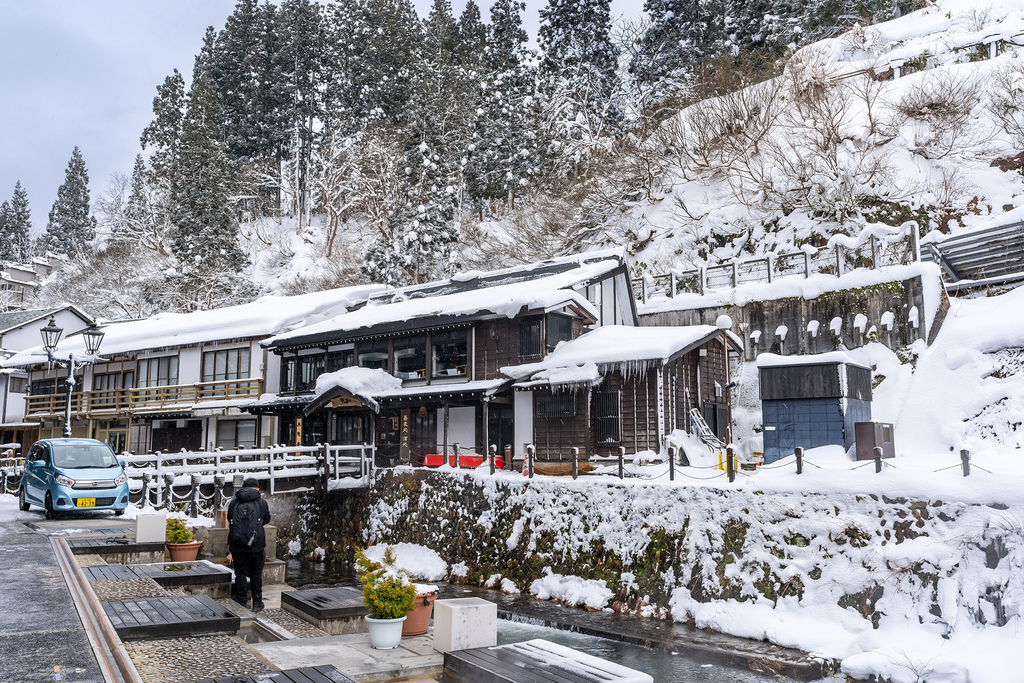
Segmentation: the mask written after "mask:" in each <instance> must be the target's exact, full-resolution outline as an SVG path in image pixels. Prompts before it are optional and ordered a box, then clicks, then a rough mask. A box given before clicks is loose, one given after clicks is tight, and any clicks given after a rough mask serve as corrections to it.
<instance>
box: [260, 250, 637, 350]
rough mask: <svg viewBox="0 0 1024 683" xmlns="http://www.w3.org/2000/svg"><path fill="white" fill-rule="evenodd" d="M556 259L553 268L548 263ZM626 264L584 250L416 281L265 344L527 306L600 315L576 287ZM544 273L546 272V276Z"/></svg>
mask: <svg viewBox="0 0 1024 683" xmlns="http://www.w3.org/2000/svg"><path fill="white" fill-rule="evenodd" d="M550 263H554V265H553V266H551V267H550V268H547V269H545V268H541V266H543V265H544V264H550ZM621 267H623V257H622V254H621V252H619V251H613V252H600V257H594V256H593V255H589V254H583V255H580V256H578V257H574V258H573V259H569V258H565V259H560V260H558V261H557V262H544V263H543V264H533V265H531V266H523V267H521V268H516V269H511V268H510V269H505V270H502V271H494V272H492V273H463V274H461V275H457V276H455V278H452V279H451V280H444V281H441V282H436V283H430V284H428V285H418V286H416V287H410V288H405V289H399V290H394V291H390V292H386V293H384V294H382V295H378V296H376V297H372V298H371V299H370V301H369V302H368V303H367V305H366V306H364V307H363V308H360V309H359V310H356V311H352V312H349V313H344V314H341V315H338V316H336V317H334V318H331V319H330V320H326V321H324V322H322V323H319V324H315V325H309V326H306V327H303V328H302V329H296V330H294V331H291V332H285V333H283V334H279V335H277V336H276V337H274V338H273V339H270V340H268V341H267V342H266V345H267V346H301V345H303V344H319V343H323V342H326V341H332V340H337V339H342V338H345V337H351V336H354V333H356V332H358V331H363V332H365V333H370V332H372V331H373V330H374V328H379V327H381V326H385V325H388V326H390V327H391V328H394V329H393V330H389V331H397V330H398V328H401V329H415V328H417V327H422V326H424V325H425V324H427V319H429V318H435V319H436V320H433V321H430V323H431V324H447V323H453V322H458V321H459V320H461V319H465V318H469V317H479V316H488V315H490V316H505V317H508V318H512V317H515V316H516V315H518V314H519V313H520V312H522V311H524V310H545V311H548V310H554V309H558V308H562V307H564V306H569V305H574V306H576V307H577V308H578V309H580V310H581V311H583V312H585V313H586V314H587V315H590V316H591V317H592V318H593V319H595V320H596V319H597V318H598V315H597V310H596V309H595V308H594V306H593V304H591V303H590V302H589V301H588V300H587V298H586V296H584V294H582V293H579V292H577V291H576V289H575V288H582V287H584V286H585V285H586V284H588V283H590V282H592V281H594V280H596V279H599V278H601V277H604V276H607V275H608V274H609V273H611V272H613V271H614V270H616V269H617V268H621ZM543 273H546V274H543Z"/></svg>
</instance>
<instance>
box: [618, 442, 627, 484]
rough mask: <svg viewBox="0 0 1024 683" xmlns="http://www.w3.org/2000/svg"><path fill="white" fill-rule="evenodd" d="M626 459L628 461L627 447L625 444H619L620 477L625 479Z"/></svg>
mask: <svg viewBox="0 0 1024 683" xmlns="http://www.w3.org/2000/svg"><path fill="white" fill-rule="evenodd" d="M625 461H626V447H625V446H619V479H624V478H625V477H626V472H625Z"/></svg>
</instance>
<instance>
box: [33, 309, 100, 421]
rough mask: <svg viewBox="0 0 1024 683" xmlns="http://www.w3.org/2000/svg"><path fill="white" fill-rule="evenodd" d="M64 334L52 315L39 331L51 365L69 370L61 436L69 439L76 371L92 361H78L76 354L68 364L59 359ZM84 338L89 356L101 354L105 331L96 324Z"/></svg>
mask: <svg viewBox="0 0 1024 683" xmlns="http://www.w3.org/2000/svg"><path fill="white" fill-rule="evenodd" d="M63 333H64V328H62V327H58V326H57V321H56V320H54V319H53V316H52V315H51V316H50V322H49V323H47V324H46V327H44V328H42V329H41V330H39V334H40V335H42V337H43V348H44V349H46V357H47V358H48V359H49V360H50V362H51V363H53V364H55V365H59V366H60V367H62V368H67V369H68V378H67V379H66V380H65V381H64V384H65V387H66V389H67V399H66V402H65V404H64V431H63V433H62V434H61V435H62V436H63V437H64V438H65V439H67V438H70V437H71V394H72V392H74V390H75V370H78V369H79V368H83V367H85V366H86V365H88V364H89V363H92V360H85V361H76V360H75V354H73V353H69V354H68V359H67V361H66V362H65V361H62V360H59V359H57V357H56V356H54V355H53V354H54V352H55V351H56V350H57V342H59V341H60V336H61V335H62V334H63ZM82 338H83V339H84V340H85V353H86V355H87V356H95V355H96V354H98V353H99V352H100V342H102V341H103V330H101V329H100V328H98V327H97V326H96V324H95V323H93V324H92V325H90V326H89V327H88V329H86V330H85V331H84V332H82Z"/></svg>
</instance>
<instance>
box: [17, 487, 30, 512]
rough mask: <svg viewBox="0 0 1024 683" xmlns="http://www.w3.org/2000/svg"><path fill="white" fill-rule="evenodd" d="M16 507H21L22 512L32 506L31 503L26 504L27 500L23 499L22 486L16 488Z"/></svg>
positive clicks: (23, 489)
mask: <svg viewBox="0 0 1024 683" xmlns="http://www.w3.org/2000/svg"><path fill="white" fill-rule="evenodd" d="M18 507H19V508H20V509H21V511H22V512H28V509H29V508H30V507H32V506H31V505H29V504H28V501H27V500H25V487H24V486H22V487H21V488H19V489H18Z"/></svg>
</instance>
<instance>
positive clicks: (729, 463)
mask: <svg viewBox="0 0 1024 683" xmlns="http://www.w3.org/2000/svg"><path fill="white" fill-rule="evenodd" d="M725 473H726V474H727V475H729V483H730V484H731V483H732V482H734V481H736V463H735V462H733V453H732V446H727V447H726V449H725Z"/></svg>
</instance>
